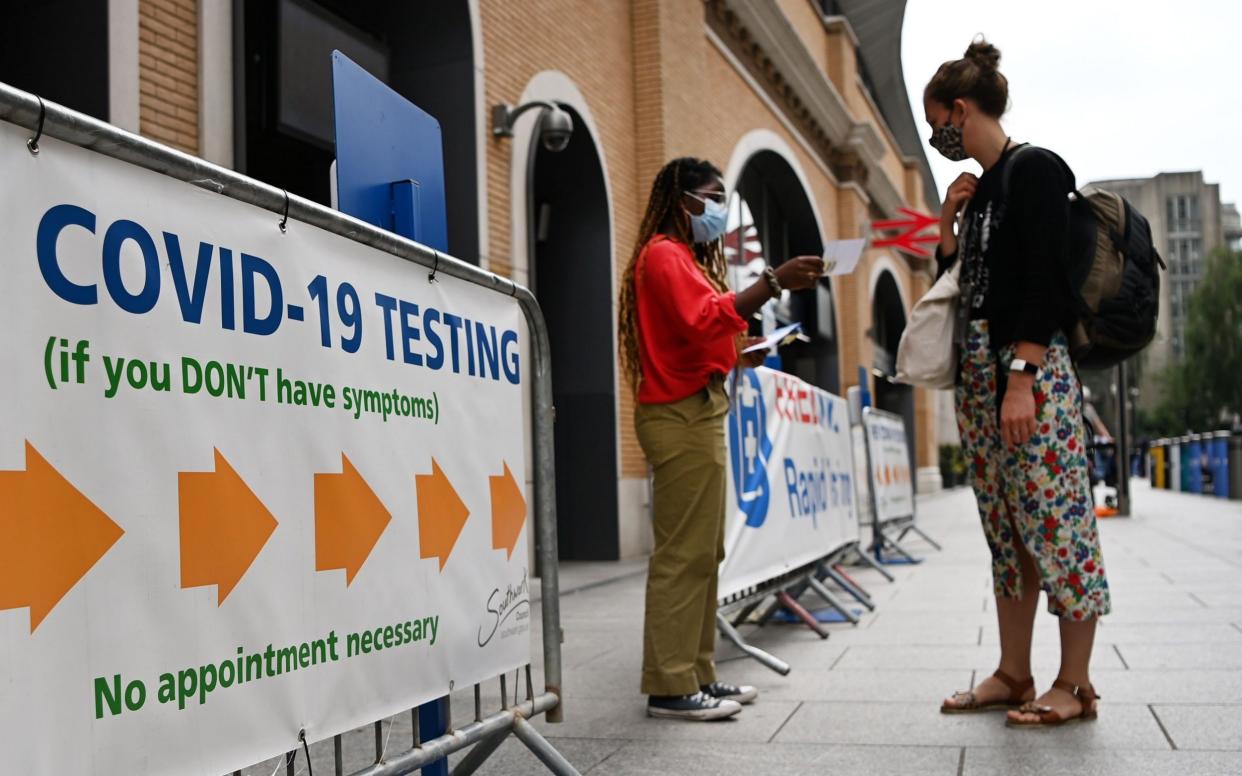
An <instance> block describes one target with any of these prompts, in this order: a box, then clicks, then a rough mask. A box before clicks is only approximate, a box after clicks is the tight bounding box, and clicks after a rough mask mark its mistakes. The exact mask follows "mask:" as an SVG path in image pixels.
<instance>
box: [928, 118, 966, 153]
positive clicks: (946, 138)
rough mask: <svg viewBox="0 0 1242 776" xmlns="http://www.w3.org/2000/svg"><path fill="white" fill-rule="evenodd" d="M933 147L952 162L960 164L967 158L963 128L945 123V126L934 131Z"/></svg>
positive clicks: (948, 122)
mask: <svg viewBox="0 0 1242 776" xmlns="http://www.w3.org/2000/svg"><path fill="white" fill-rule="evenodd" d="M928 142H929V143H931V147H932V148H934V149H936V150H937V151H939V152H940V155H941V156H943V157H944V158H946V159H948V160H949V161H950V162H960V161H962V160H963V159H965V158H966V146H965V145H963V144H962V128H961V127H955V126H953V123H952V122H950V121H945V123H944V125H943V126H940V127H937V128H936V129H934V130H932V136H931V139H930V140H928Z"/></svg>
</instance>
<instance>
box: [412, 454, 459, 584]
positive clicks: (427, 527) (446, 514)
mask: <svg viewBox="0 0 1242 776" xmlns="http://www.w3.org/2000/svg"><path fill="white" fill-rule="evenodd" d="M414 486H415V488H417V490H418V552H419V555H420V557H423V558H439V559H440V570H441V571H443V570H444V564H445V563H446V562H447V561H448V557H449V555H450V554H451V553H452V552H453V545H454V544H456V543H457V537H458V536H460V535H461V529H462V527H463V526H465V524H466V518H467V517H469V516H470V510H469V509H466V505H465V504H463V503H462V501H461V497H460V496H458V495H457V491H455V490H453V483H451V482H449V480H448V477H445V476H444V472H443V471H442V470H441V469H440V464H438V463H436V459H434V458H432V459H431V474H416V475H414Z"/></svg>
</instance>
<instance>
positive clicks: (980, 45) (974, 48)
mask: <svg viewBox="0 0 1242 776" xmlns="http://www.w3.org/2000/svg"><path fill="white" fill-rule="evenodd" d="M964 58H965V59H968V60H970V61H971V62H974V63H975V64H976V65H978V66H979V67H980V68H981V69H983V70H996V69H997V68H998V67H1000V58H1001V53H1000V49H998V48H997V47H995V46H993V45H992V44H991V43H988V42H987V41H986V40H984V38H983V36H982V35H980V36H979V37H977V38H975V40H974V41H972V42H971V44H970V46H968V47H967V48H966V53H965V55H964Z"/></svg>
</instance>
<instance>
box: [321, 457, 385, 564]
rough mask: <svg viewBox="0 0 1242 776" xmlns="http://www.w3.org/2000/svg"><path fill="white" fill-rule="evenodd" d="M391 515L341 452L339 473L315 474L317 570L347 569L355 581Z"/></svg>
mask: <svg viewBox="0 0 1242 776" xmlns="http://www.w3.org/2000/svg"><path fill="white" fill-rule="evenodd" d="M390 520H392V515H390V514H389V513H388V510H387V509H385V508H384V503H383V502H382V501H380V500H379V497H378V496H376V495H375V491H373V490H371V487H370V486H369V485H367V481H366V480H364V479H362V475H361V474H359V473H358V470H357V469H355V468H354V465H353V464H352V463H350V462H349V459H348V458H346V457H345V454H344V453H341V473H340V474H316V475H315V571H332V570H333V569H345V586H346V587H349V585H350V584H352V583H353V581H354V577H355V576H356V575H357V574H358V569H360V568H362V564H363V563H366V562H367V557H368V556H370V554H371V550H373V549H374V548H375V543H376V542H378V541H379V538H380V535H381V534H383V533H384V529H385V528H387V527H388V521H390Z"/></svg>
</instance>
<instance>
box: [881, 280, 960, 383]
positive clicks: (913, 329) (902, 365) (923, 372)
mask: <svg viewBox="0 0 1242 776" xmlns="http://www.w3.org/2000/svg"><path fill="white" fill-rule="evenodd" d="M961 269H962V262H961V260H960V259H959V260H958V261H956V262H954V263H953V266H952V267H951V268H950V269H949V271H948V272H946V273H944V274H943V275H941V276H940V279H939V280H937V281H936V283H935V284H934V285H933V286H932V287H931V288H930V289H929V290H928V291H927V293H926V294H924V295H923V298H922V299H920V300H919V301H918V304H916V305H914V309H913V310H911V311H910V321H909V322H908V323H907V324H906V330H905V331H904V332H903V333H902V335H901V342H900V344H898V345H897V378H896V380H897V382H899V383H907V384H909V385H918V386H922V387H923V388H936V389H947V388H952V387H953V385H954V383H955V382H956V378H957V337H956V331H955V329H956V326H957V308H958V305H959V304H961V289H960V288H959V286H958V279H959V275H960V273H961Z"/></svg>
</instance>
